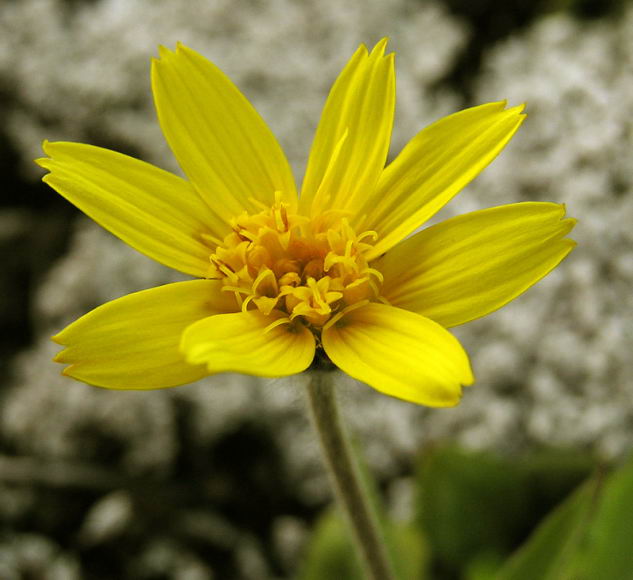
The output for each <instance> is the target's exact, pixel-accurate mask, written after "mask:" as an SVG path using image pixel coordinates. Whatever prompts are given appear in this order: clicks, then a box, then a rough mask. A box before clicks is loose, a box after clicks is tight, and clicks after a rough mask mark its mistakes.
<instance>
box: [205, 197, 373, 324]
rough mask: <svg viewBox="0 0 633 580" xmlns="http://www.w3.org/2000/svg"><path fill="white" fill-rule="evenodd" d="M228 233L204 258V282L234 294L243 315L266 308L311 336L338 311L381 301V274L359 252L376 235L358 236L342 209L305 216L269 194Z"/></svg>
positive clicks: (364, 250)
mask: <svg viewBox="0 0 633 580" xmlns="http://www.w3.org/2000/svg"><path fill="white" fill-rule="evenodd" d="M231 228H232V232H231V233H230V234H229V235H227V236H226V237H225V238H224V240H223V242H222V244H220V245H218V246H217V248H216V249H215V252H214V253H213V254H211V258H210V259H211V268H210V274H209V277H210V278H216V279H220V280H222V283H223V286H222V290H223V291H225V292H232V293H233V294H234V295H235V299H236V301H237V305H238V306H239V307H240V308H241V309H242V310H243V311H247V310H252V309H258V310H259V311H260V312H261V313H263V314H265V315H269V314H270V313H271V312H272V311H273V310H277V311H281V312H283V313H285V314H286V317H283V318H281V319H277V320H275V323H274V325H275V326H276V325H277V324H281V323H284V322H288V323H289V322H297V323H303V324H306V325H307V326H309V327H310V328H311V329H312V330H313V331H314V332H315V333H316V334H318V333H319V332H320V330H322V329H323V327H327V326H329V325H331V324H334V323H335V322H336V321H337V320H339V319H340V318H341V317H342V315H343V314H344V313H345V312H348V311H349V310H351V309H354V308H357V307H359V306H361V305H364V304H367V303H368V302H372V301H382V302H384V299H383V298H381V296H380V288H381V285H382V282H383V277H382V274H381V273H380V272H379V271H378V270H376V269H375V268H372V267H371V266H370V264H369V261H368V260H367V259H366V257H365V256H366V255H367V253H368V252H369V250H371V249H372V247H373V243H374V242H375V241H376V238H377V234H376V232H373V231H365V232H362V233H360V234H357V233H356V231H355V230H354V228H353V227H352V226H351V225H350V222H349V216H348V215H346V214H345V213H344V212H341V211H336V210H331V211H328V212H325V213H323V214H321V215H319V216H317V217H315V218H312V219H310V218H308V217H305V216H302V215H300V214H297V213H295V212H293V211H292V210H291V207H290V204H288V203H285V202H283V201H282V200H281V196H280V195H279V194H277V195H276V199H275V203H274V204H273V205H272V207H270V208H262V211H260V212H258V213H254V214H248V213H243V214H242V215H240V216H238V217H237V218H234V219H233V220H231Z"/></svg>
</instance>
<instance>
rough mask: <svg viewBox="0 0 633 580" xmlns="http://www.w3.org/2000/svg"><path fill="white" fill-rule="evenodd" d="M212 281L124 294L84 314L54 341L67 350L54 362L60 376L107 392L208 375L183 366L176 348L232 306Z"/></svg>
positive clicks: (177, 382)
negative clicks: (190, 331)
mask: <svg viewBox="0 0 633 580" xmlns="http://www.w3.org/2000/svg"><path fill="white" fill-rule="evenodd" d="M220 287H221V284H220V283H219V282H217V281H215V280H192V281H188V282H177V283H175V284H167V285H166V286H159V287H157V288H151V289H150V290H143V291H142V292H135V293H134V294H128V295H127V296H123V297H122V298H119V299H117V300H113V301H112V302H107V303H106V304H103V305H102V306H99V307H98V308H95V309H94V310H92V311H91V312H89V313H88V314H86V315H85V316H82V317H81V318H79V319H78V320H76V321H75V322H73V323H72V324H71V325H69V326H67V327H66V328H65V329H64V330H62V331H61V332H60V333H59V334H57V335H56V336H54V337H53V340H54V341H55V342H58V343H59V344H63V345H65V346H66V348H65V349H64V350H63V351H61V352H60V353H59V354H58V355H57V356H56V357H55V360H56V361H57V362H60V363H67V364H69V365H70V366H68V367H66V368H65V369H64V371H63V372H64V374H65V375H68V376H70V377H73V378H74V379H77V380H79V381H84V382H86V383H89V384H91V385H95V386H98V387H107V388H111V389H154V388H162V387H174V386H176V385H182V384H185V383H190V382H192V381H196V380H198V379H200V378H202V377H203V376H205V375H207V374H208V373H207V371H206V369H205V367H204V366H202V365H191V364H189V363H187V362H185V359H184V357H183V355H182V354H181V352H180V350H179V348H178V344H179V342H180V337H181V335H182V332H183V330H184V329H185V328H187V327H188V326H189V325H191V324H192V323H193V322H195V321H196V320H200V319H201V318H206V317H207V316H210V315H212V314H215V313H218V312H227V311H230V310H232V309H233V310H234V309H235V307H236V304H235V299H234V298H232V297H231V296H228V295H227V294H226V292H221V291H220Z"/></svg>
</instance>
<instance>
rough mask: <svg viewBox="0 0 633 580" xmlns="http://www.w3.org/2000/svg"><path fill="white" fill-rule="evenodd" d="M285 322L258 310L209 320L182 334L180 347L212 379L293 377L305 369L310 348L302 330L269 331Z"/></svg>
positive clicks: (312, 345) (279, 314)
mask: <svg viewBox="0 0 633 580" xmlns="http://www.w3.org/2000/svg"><path fill="white" fill-rule="evenodd" d="M286 316H287V315H286V314H284V313H282V312H280V311H278V310H273V311H272V312H271V313H270V315H268V316H266V315H264V314H262V313H261V312H260V311H259V310H249V311H247V312H239V313H235V314H221V315H217V316H211V317H209V318H205V319H204V320H200V321H199V322H196V323H194V324H192V325H191V326H190V327H189V328H187V330H186V331H185V332H184V334H183V337H182V342H181V344H180V347H181V349H182V351H183V352H184V353H185V356H186V358H187V360H188V361H189V362H190V363H191V364H204V365H206V367H207V370H208V372H209V373H212V374H213V373H223V372H235V373H243V374H246V375H256V376H259V377H285V376H288V375H294V374H296V373H300V372H302V371H304V370H306V369H307V368H308V367H309V366H310V363H311V362H312V359H313V358H314V350H315V343H314V336H313V335H312V333H311V332H310V331H309V330H308V329H307V328H306V327H305V326H303V325H302V324H279V325H277V326H274V327H272V328H269V325H271V324H272V323H274V322H275V321H278V320H280V319H281V318H285V317H286ZM267 327H268V329H267Z"/></svg>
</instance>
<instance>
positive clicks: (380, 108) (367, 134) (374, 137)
mask: <svg viewBox="0 0 633 580" xmlns="http://www.w3.org/2000/svg"><path fill="white" fill-rule="evenodd" d="M386 44H387V40H386V39H383V40H381V41H380V42H379V43H378V44H377V45H376V46H375V48H374V49H373V50H372V52H371V54H367V49H366V48H365V46H363V45H361V46H360V48H359V49H358V50H357V51H356V52H355V53H354V55H353V56H352V58H351V60H350V61H349V63H348V64H347V65H346V66H345V68H344V69H343V71H342V72H341V74H340V75H339V77H338V79H337V80H336V82H335V83H334V86H333V87H332V90H331V91H330V95H329V96H328V99H327V101H326V103H325V107H324V109H323V113H322V115H321V121H320V122H319V127H318V129H317V132H316V136H315V138H314V143H313V144H312V150H311V152H310V158H309V161H308V166H307V169H306V175H305V178H304V182H303V186H302V191H301V200H300V204H301V207H302V208H303V211H304V212H306V213H310V212H311V213H312V215H315V214H318V213H321V212H322V211H324V210H326V209H331V208H335V209H343V210H348V209H352V210H353V209H354V208H355V207H357V206H358V205H359V204H360V203H361V200H364V199H365V197H366V196H367V194H368V192H370V191H371V190H373V189H374V187H375V185H376V182H377V180H378V178H379V176H380V174H381V173H382V171H383V169H384V166H385V162H386V159H387V153H388V150H389V141H390V138H391V128H392V124H393V113H394V103H395V75H394V55H393V54H389V55H386V56H385V54H384V53H385V47H386ZM326 175H327V179H325V178H326Z"/></svg>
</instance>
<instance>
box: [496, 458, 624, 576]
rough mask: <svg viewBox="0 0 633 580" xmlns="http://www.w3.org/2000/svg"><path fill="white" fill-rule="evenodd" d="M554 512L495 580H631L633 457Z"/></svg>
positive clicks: (586, 487) (583, 487) (579, 490)
mask: <svg viewBox="0 0 633 580" xmlns="http://www.w3.org/2000/svg"><path fill="white" fill-rule="evenodd" d="M603 479H604V478H603V477H600V476H597V477H594V478H593V479H592V480H590V481H589V482H587V483H586V484H584V485H583V486H581V487H580V488H579V489H578V490H577V491H576V492H575V493H574V494H572V496H571V497H570V498H569V499H567V500H566V501H565V502H564V503H563V504H562V505H561V506H560V507H559V508H557V509H556V510H555V511H554V512H553V513H552V514H551V515H550V516H548V517H547V518H546V519H545V520H544V521H543V523H542V524H541V525H540V526H539V527H538V528H537V529H536V531H535V532H534V533H533V534H532V536H531V537H530V538H529V540H528V541H527V543H526V544H525V545H524V546H523V547H521V548H520V549H519V550H518V552H516V553H515V554H514V555H513V556H512V557H511V558H510V559H509V561H508V562H507V563H506V564H505V565H504V567H503V568H502V569H501V571H500V572H499V573H498V574H497V576H495V580H533V579H534V578H539V580H596V579H602V578H605V579H608V580H611V579H614V580H616V579H617V580H633V549H632V546H633V458H632V459H631V460H629V462H628V463H627V464H625V465H624V466H623V467H622V468H621V469H619V470H618V471H616V472H615V473H614V474H612V475H611V476H610V477H609V478H608V479H607V480H606V481H603Z"/></svg>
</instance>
